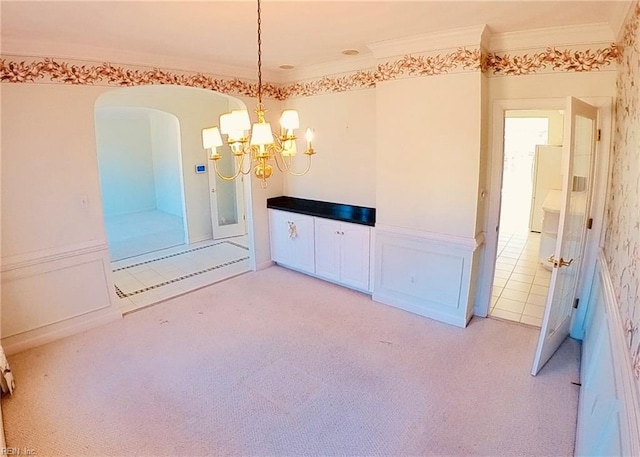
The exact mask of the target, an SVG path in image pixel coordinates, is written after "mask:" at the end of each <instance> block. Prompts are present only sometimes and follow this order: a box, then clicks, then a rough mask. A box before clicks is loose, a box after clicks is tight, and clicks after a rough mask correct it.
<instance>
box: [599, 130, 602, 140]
mask: <svg viewBox="0 0 640 457" xmlns="http://www.w3.org/2000/svg"><path fill="white" fill-rule="evenodd" d="M600 137H602V130H600V129H598V141H600Z"/></svg>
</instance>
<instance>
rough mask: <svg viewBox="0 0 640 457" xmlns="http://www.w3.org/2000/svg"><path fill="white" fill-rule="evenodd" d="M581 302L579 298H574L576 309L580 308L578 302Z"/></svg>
mask: <svg viewBox="0 0 640 457" xmlns="http://www.w3.org/2000/svg"><path fill="white" fill-rule="evenodd" d="M579 302H580V299H579V298H576V299H575V300H573V308H574V309H578V303H579Z"/></svg>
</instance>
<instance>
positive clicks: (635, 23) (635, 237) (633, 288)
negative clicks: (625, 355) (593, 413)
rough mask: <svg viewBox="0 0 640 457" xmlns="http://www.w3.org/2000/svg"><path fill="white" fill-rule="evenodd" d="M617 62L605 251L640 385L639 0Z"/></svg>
mask: <svg viewBox="0 0 640 457" xmlns="http://www.w3.org/2000/svg"><path fill="white" fill-rule="evenodd" d="M617 68H618V74H617V80H616V104H615V111H614V117H615V132H614V138H613V154H612V159H611V160H612V170H611V184H610V189H609V195H608V201H607V221H606V227H605V240H604V254H605V258H606V262H607V266H608V270H609V274H610V275H611V280H612V282H613V286H614V291H615V295H616V300H617V302H618V306H619V308H620V315H621V316H622V320H623V331H624V333H625V337H626V340H627V345H628V349H629V355H630V359H631V364H632V368H633V374H634V376H635V378H636V382H637V387H638V390H639V391H640V90H639V89H638V87H639V86H640V2H638V3H637V4H636V7H635V10H634V11H633V13H632V14H631V16H630V17H629V18H628V19H627V22H626V24H625V26H624V29H623V38H622V42H621V44H620V53H619V56H618V67H617Z"/></svg>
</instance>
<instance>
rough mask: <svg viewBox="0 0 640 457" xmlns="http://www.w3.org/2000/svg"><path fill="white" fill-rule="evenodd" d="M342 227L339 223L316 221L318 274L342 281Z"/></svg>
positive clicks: (325, 220)
mask: <svg viewBox="0 0 640 457" xmlns="http://www.w3.org/2000/svg"><path fill="white" fill-rule="evenodd" d="M340 227H341V224H340V223H339V222H335V221H332V220H327V219H321V218H316V219H315V251H316V274H317V275H318V276H322V277H323V278H327V279H331V280H333V281H340V242H341V238H340Z"/></svg>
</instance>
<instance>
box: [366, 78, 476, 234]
mask: <svg viewBox="0 0 640 457" xmlns="http://www.w3.org/2000/svg"><path fill="white" fill-rule="evenodd" d="M480 84H481V81H480V74H479V73H476V72H473V73H471V72H466V73H458V74H451V75H441V76H434V77H426V78H410V79H400V80H395V81H388V82H383V83H381V84H379V85H378V87H377V89H376V95H377V100H376V102H377V103H376V113H377V128H376V132H377V136H376V139H377V144H376V153H377V155H376V159H377V165H376V166H377V169H376V205H377V219H378V222H379V223H382V224H386V225H392V226H396V227H404V228H410V229H415V230H420V231H425V232H432V233H440V234H446V235H453V236H459V237H466V238H473V237H474V236H475V235H476V233H475V226H476V214H477V200H478V183H479V171H480V169H479V167H480V149H481V138H480V122H481V120H480V117H481V99H480V97H481V91H480V89H481V88H480Z"/></svg>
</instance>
